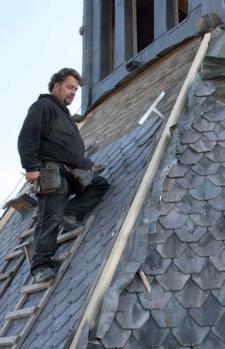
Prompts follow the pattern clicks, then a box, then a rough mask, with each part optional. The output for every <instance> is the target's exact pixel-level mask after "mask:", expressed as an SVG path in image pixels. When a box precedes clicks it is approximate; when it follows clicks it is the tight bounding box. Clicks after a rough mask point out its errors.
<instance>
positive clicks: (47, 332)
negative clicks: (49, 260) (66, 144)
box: [0, 117, 162, 349]
mask: <svg viewBox="0 0 225 349" xmlns="http://www.w3.org/2000/svg"><path fill="white" fill-rule="evenodd" d="M161 128H162V120H161V119H160V118H158V117H153V118H152V119H151V120H149V121H148V122H147V123H146V124H145V125H144V126H138V127H136V128H135V129H134V130H133V131H132V132H131V133H129V134H127V135H125V136H124V137H122V138H120V139H118V140H117V141H115V142H114V143H112V144H110V145H108V146H107V147H105V148H104V149H102V150H99V151H98V152H97V153H96V154H94V155H93V156H92V157H93V159H97V160H98V161H100V162H102V163H104V164H105V166H106V170H105V173H103V175H105V176H106V177H107V178H108V180H109V181H110V183H111V188H110V190H109V192H108V193H107V194H106V196H105V198H104V199H103V201H102V202H101V203H100V204H99V205H98V206H97V207H96V209H95V210H94V212H93V213H94V214H95V216H96V219H95V221H94V224H93V225H92V227H91V229H90V230H89V232H88V234H87V236H86V237H85V240H84V241H83V243H82V245H81V246H80V248H79V250H78V252H77V254H76V255H75V257H74V259H73V261H72V263H71V265H70V266H69V268H68V270H67V271H66V273H65V274H64V277H63V278H62V280H61V282H60V284H59V285H58V286H57V288H56V290H55V292H54V294H53V295H52V296H51V298H50V300H49V302H48V303H47V305H46V306H45V308H44V310H43V311H42V313H41V315H40V316H39V318H38V320H37V322H36V323H35V324H34V326H33V328H32V329H31V331H30V333H29V334H28V336H27V338H26V340H25V342H24V343H23V345H22V348H23V349H28V348H29V349H30V348H32V349H35V348H38V349H40V348H45V349H50V348H57V349H60V348H64V347H65V346H66V345H67V342H68V341H69V340H70V335H71V334H72V333H73V330H74V329H75V328H76V327H77V325H78V322H79V320H80V319H81V316H82V313H83V311H84V309H85V306H86V304H87V302H88V300H89V298H90V295H89V291H91V289H92V288H93V287H94V285H95V283H96V281H97V279H98V276H99V274H100V272H101V270H102V268H103V266H104V262H105V261H106V259H107V256H108V253H109V251H110V248H111V246H112V244H113V241H114V240H115V238H116V236H117V232H118V230H119V228H120V226H121V224H122V222H123V219H124V218H125V216H126V212H127V210H128V209H129V205H130V203H131V200H132V199H133V196H134V194H135V192H136V189H137V186H138V184H139V183H140V180H141V178H142V175H143V171H144V169H145V167H146V163H147V161H148V159H149V158H150V157H151V154H152V152H153V150H154V147H155V144H156V142H157V140H158V139H159V136H160V134H161ZM15 217H16V218H15V219H16V220H15V219H14V218H13V219H12V220H10V221H9V222H8V223H7V224H6V225H5V226H4V227H3V230H2V234H4V237H6V238H5V239H4V244H5V245H4V246H5V248H2V246H0V249H1V254H2V255H3V257H4V255H5V253H6V252H7V253H8V252H9V251H10V250H11V249H12V247H14V246H15V245H18V243H20V241H19V240H17V239H16V237H18V236H19V234H20V233H21V232H22V231H23V230H24V229H25V228H26V229H27V228H28V227H29V224H30V223H31V214H28V215H27V216H26V217H25V219H24V215H23V216H21V215H19V214H18V213H15ZM12 226H14V228H13V229H12ZM10 229H11V230H10ZM2 236H3V235H2ZM9 237H10V238H9ZM8 240H9V241H8ZM2 241H3V239H2ZM70 244H71V242H69V243H66V244H63V246H62V247H60V248H59V250H58V252H63V251H64V252H65V251H66V250H67V249H68V248H69V247H70ZM27 274H28V266H27V263H26V262H24V263H23V264H22V266H21V267H20V269H19V271H18V272H17V274H16V277H14V279H13V280H12V283H11V285H10V286H9V287H8V288H7V289H6V291H5V293H4V295H3V296H2V299H0V310H1V313H0V327H2V326H3V319H4V316H5V314H6V313H7V312H9V311H12V310H13V308H14V306H15V303H16V302H17V301H18V298H19V291H20V289H21V287H22V285H23V283H24V280H25V279H26V277H27ZM40 295H41V294H40V293H38V295H36V294H33V295H31V296H29V297H28V300H27V303H26V306H34V305H36V304H37V302H38V301H39V300H40V299H37V297H40ZM24 321H25V320H24V319H20V320H15V321H14V322H13V326H11V327H10V328H9V330H8V332H7V333H6V334H5V335H6V336H13V335H17V334H19V333H20V331H21V328H22V326H23V325H24Z"/></svg>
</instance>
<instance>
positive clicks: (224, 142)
mask: <svg viewBox="0 0 225 349" xmlns="http://www.w3.org/2000/svg"><path fill="white" fill-rule="evenodd" d="M218 144H219V145H220V146H221V147H222V148H224V149H225V141H221V142H218Z"/></svg>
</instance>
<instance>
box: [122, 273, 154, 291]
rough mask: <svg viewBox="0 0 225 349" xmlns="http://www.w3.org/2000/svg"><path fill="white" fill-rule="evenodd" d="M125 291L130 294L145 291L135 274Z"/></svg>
mask: <svg viewBox="0 0 225 349" xmlns="http://www.w3.org/2000/svg"><path fill="white" fill-rule="evenodd" d="M150 283H151V282H150ZM126 290H127V291H128V292H130V293H136V292H137V293H140V292H145V291H146V289H145V286H144V284H143V282H142V281H141V278H140V277H139V276H138V275H137V274H136V275H135V276H134V278H133V280H132V281H131V283H130V284H129V285H128V286H127V288H126Z"/></svg>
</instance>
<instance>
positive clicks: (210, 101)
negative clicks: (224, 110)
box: [201, 96, 217, 113]
mask: <svg viewBox="0 0 225 349" xmlns="http://www.w3.org/2000/svg"><path fill="white" fill-rule="evenodd" d="M216 103H217V100H216V99H215V98H214V97H212V96H209V97H207V98H206V99H205V101H204V102H203V103H202V105H201V110H202V112H203V113H208V112H209V111H210V110H212V109H213V108H214V107H215V105H216Z"/></svg>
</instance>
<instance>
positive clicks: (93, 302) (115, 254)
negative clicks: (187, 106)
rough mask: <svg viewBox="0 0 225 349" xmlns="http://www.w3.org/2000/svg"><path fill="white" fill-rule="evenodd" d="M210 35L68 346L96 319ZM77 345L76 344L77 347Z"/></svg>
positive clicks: (179, 98)
mask: <svg viewBox="0 0 225 349" xmlns="http://www.w3.org/2000/svg"><path fill="white" fill-rule="evenodd" d="M210 38H211V33H207V34H205V35H204V38H203V40H202V42H201V45H200V47H199V49H198V52H197V54H196V56H195V59H194V61H193V63H192V66H191V68H190V70H189V73H188V75H187V77H186V79H185V81H184V84H183V86H182V88H181V90H180V93H179V95H178V98H177V100H176V102H175V104H174V107H173V109H172V111H171V114H170V116H169V118H168V121H167V123H166V126H165V128H164V130H163V133H162V135H161V137H160V140H159V142H158V144H157V147H156V149H155V152H154V154H153V156H152V159H151V161H150V163H149V166H148V168H147V170H146V172H145V175H144V178H143V180H142V182H141V184H140V187H139V189H138V191H137V193H136V196H135V198H134V200H133V202H132V205H131V207H130V209H129V212H128V214H127V216H126V219H125V221H124V223H123V225H122V227H121V230H120V232H119V235H118V237H117V239H116V241H115V244H114V246H113V248H112V250H111V253H110V255H109V258H108V260H107V262H106V264H105V266H104V269H103V271H102V273H101V275H100V277H99V280H98V283H97V285H96V287H95V289H94V292H93V294H92V297H91V299H90V301H89V304H88V305H87V308H86V310H85V312H84V315H83V317H82V319H81V321H80V324H79V326H78V329H77V331H76V334H75V336H74V339H73V341H72V343H71V346H70V349H76V345H77V341H78V338H79V336H80V332H81V329H82V327H83V325H84V323H85V321H86V320H88V323H89V326H90V327H92V326H93V324H94V321H95V317H96V315H97V313H98V311H99V308H100V305H101V302H102V299H103V296H104V294H105V292H106V290H107V288H108V287H109V286H110V283H111V281H112V278H113V275H114V272H115V270H116V267H117V265H118V263H119V261H120V258H121V256H122V253H123V251H124V248H125V246H126V243H127V241H128V238H129V236H130V233H131V230H132V228H133V226H134V224H135V222H136V219H137V217H138V215H139V213H140V210H141V208H142V206H143V203H144V201H145V199H146V196H147V194H148V193H149V190H150V187H151V185H152V182H153V180H154V177H155V175H156V172H157V169H158V168H159V165H160V162H161V160H162V156H163V154H164V151H165V148H166V146H167V144H168V142H169V140H170V138H171V134H170V128H171V127H172V126H174V125H175V124H176V123H177V120H178V118H179V115H180V113H181V111H182V109H183V107H184V103H185V101H186V98H187V95H188V92H189V89H190V86H191V84H192V82H193V80H194V78H195V76H196V73H197V72H198V70H199V69H200V66H201V64H202V61H203V59H204V57H205V55H206V52H207V49H208V44H209V41H210ZM77 349H78V348H77Z"/></svg>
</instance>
